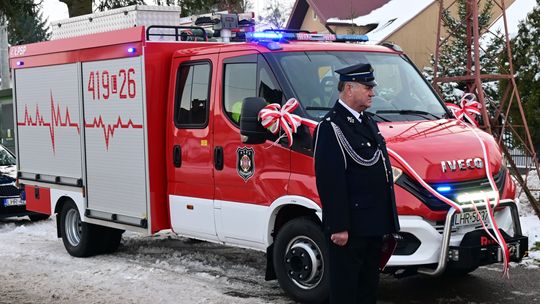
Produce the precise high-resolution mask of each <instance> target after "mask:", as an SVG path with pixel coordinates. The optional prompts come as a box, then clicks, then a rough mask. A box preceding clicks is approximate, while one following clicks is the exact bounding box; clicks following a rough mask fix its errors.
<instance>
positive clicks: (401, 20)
mask: <svg viewBox="0 0 540 304" xmlns="http://www.w3.org/2000/svg"><path fill="white" fill-rule="evenodd" d="M433 2H434V1H433V0H411V1H403V0H392V1H389V2H388V3H386V4H385V5H383V6H382V7H380V8H378V9H375V10H373V11H371V13H369V14H367V15H363V16H359V17H356V18H354V19H353V20H352V23H354V24H355V25H357V26H366V25H370V24H377V27H376V28H375V29H373V30H372V31H370V32H368V33H367V35H368V37H369V40H370V41H375V42H377V41H383V40H384V39H385V38H386V37H388V36H389V35H391V34H392V33H393V32H395V31H396V30H397V29H399V28H400V27H401V26H403V25H404V24H406V23H407V22H408V21H410V20H411V19H413V18H414V17H415V16H416V15H418V14H419V13H420V12H421V11H423V10H424V9H426V8H427V7H428V6H429V5H430V4H431V3H433ZM326 22H327V23H330V24H344V25H345V24H351V19H348V20H345V19H339V18H330V19H328V20H327V21H326Z"/></svg>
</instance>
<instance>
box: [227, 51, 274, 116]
mask: <svg viewBox="0 0 540 304" xmlns="http://www.w3.org/2000/svg"><path fill="white" fill-rule="evenodd" d="M246 58H249V59H252V58H253V57H251V56H250V57H246ZM238 59H240V58H238ZM224 77H225V79H224V80H223V87H224V90H223V106H224V108H225V113H227V116H229V118H230V119H231V121H232V122H233V123H235V124H236V125H238V124H239V122H240V112H241V110H242V100H244V98H246V97H254V96H258V97H262V98H264V99H265V100H266V102H267V103H279V104H282V103H283V92H282V91H281V89H280V87H279V85H277V82H276V80H275V78H274V77H273V74H272V71H271V70H270V68H269V67H268V64H267V63H266V61H265V60H264V59H263V58H262V57H261V56H260V55H259V56H258V62H257V63H255V62H249V63H246V62H244V63H237V62H234V63H226V64H225V74H224Z"/></svg>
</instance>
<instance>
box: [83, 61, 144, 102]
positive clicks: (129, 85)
mask: <svg viewBox="0 0 540 304" xmlns="http://www.w3.org/2000/svg"><path fill="white" fill-rule="evenodd" d="M134 77H135V69H133V68H129V69H127V70H125V69H120V70H119V71H118V73H114V74H111V73H109V71H108V70H103V71H91V72H90V75H89V77H88V87H87V90H88V92H89V93H92V99H93V100H96V99H97V100H101V99H103V100H107V99H109V98H111V97H112V95H115V94H118V97H119V98H120V99H127V98H135V96H136V95H137V85H136V82H135V79H134Z"/></svg>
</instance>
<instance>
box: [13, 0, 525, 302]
mask: <svg viewBox="0 0 540 304" xmlns="http://www.w3.org/2000/svg"><path fill="white" fill-rule="evenodd" d="M100 14H101V15H100ZM100 14H95V15H93V16H92V18H88V16H86V17H78V18H75V19H74V20H67V21H65V22H62V23H58V24H54V25H53V26H54V27H55V31H62V30H64V32H60V33H59V34H57V35H56V37H55V39H54V40H52V41H47V42H40V43H34V44H28V45H19V46H13V47H11V48H10V65H11V68H12V72H13V77H14V80H15V81H14V83H15V94H14V96H15V106H14V109H15V110H14V112H15V121H16V150H17V163H18V182H19V184H20V185H21V186H23V187H24V189H25V191H26V199H27V208H28V209H29V210H31V211H35V212H40V213H43V214H50V215H52V214H56V220H57V226H58V237H60V238H62V240H63V243H64V245H65V248H66V250H67V252H68V253H69V254H71V255H73V256H76V257H86V256H91V255H95V254H100V253H104V252H113V251H115V250H116V249H117V247H118V245H119V243H120V242H121V236H122V233H123V232H124V231H125V230H130V231H135V232H140V233H143V234H154V233H156V232H158V231H162V230H167V229H171V230H172V231H173V232H174V233H176V234H178V235H181V236H185V237H189V238H195V239H200V240H205V241H209V242H216V243H221V244H227V245H232V246H239V247H245V248H249V249H253V250H259V251H263V252H266V256H267V259H268V262H267V269H266V278H267V279H275V278H277V279H278V281H279V283H280V285H281V286H282V288H283V289H284V290H285V291H286V292H287V293H288V294H289V295H290V296H291V297H293V298H295V299H297V300H299V301H302V302H318V301H322V300H324V299H325V298H326V296H327V289H328V262H327V258H328V257H327V253H326V247H325V246H326V245H325V241H324V240H323V233H322V230H321V227H320V226H321V225H320V223H321V216H322V214H321V205H320V200H319V197H318V195H317V190H316V186H315V176H314V167H313V146H312V132H313V130H312V129H313V125H315V124H316V123H317V122H318V121H319V120H320V119H321V118H322V117H323V116H324V115H325V114H326V113H327V112H328V111H329V109H330V108H331V107H332V106H333V105H334V103H335V102H336V100H337V90H336V86H337V75H336V73H335V72H334V71H335V70H337V69H340V68H342V67H345V66H349V65H352V64H356V63H359V62H369V63H370V64H371V65H372V66H373V68H374V70H375V76H376V79H377V82H378V84H379V85H378V86H377V87H376V88H375V92H376V96H375V97H374V98H373V106H372V107H371V108H370V109H368V111H370V112H371V113H373V114H374V119H376V121H377V122H378V125H379V128H380V130H381V132H382V135H383V136H384V137H385V139H386V142H387V146H388V148H389V150H391V152H392V153H391V162H392V172H393V179H394V181H395V193H396V200H397V208H398V212H399V221H400V225H401V231H400V232H399V235H400V238H399V240H398V244H397V248H396V250H395V251H394V253H393V255H392V257H391V258H390V260H389V262H388V264H387V267H386V268H385V270H384V271H386V272H390V273H394V274H396V275H405V274H409V273H421V274H425V275H431V276H438V275H441V274H445V273H447V272H453V273H468V272H471V271H473V270H475V269H476V268H477V267H479V266H481V265H486V264H492V263H499V262H506V263H507V262H508V260H509V259H510V260H513V261H518V260H520V259H521V258H522V257H523V255H524V253H525V250H526V249H527V238H526V237H524V236H522V233H521V226H520V222H519V216H518V211H517V207H516V205H517V204H516V203H517V199H516V198H515V196H516V188H515V186H514V183H513V182H512V179H511V178H510V175H509V173H508V170H507V169H506V167H505V165H504V160H503V155H502V154H501V151H500V149H499V148H498V146H497V143H496V141H495V140H494V138H492V137H491V136H490V135H489V134H487V133H485V132H483V131H481V130H480V129H479V128H477V127H476V126H474V125H470V124H468V123H466V122H463V121H461V120H458V119H456V118H455V117H454V116H453V115H452V112H450V111H449V109H448V108H447V107H446V106H445V104H444V103H443V101H442V100H441V99H440V98H439V97H438V96H437V95H436V93H435V92H434V90H433V89H432V87H430V85H429V84H428V83H427V82H426V80H425V79H424V78H422V76H421V74H420V73H419V71H418V70H417V68H416V67H415V66H414V65H413V63H412V62H411V61H410V60H409V58H408V57H407V56H406V55H405V54H404V53H403V51H402V50H400V49H399V48H398V47H397V46H395V45H391V44H384V45H371V44H369V43H366V42H365V40H366V37H365V36H354V35H334V34H313V33H308V32H286V31H274V32H269V31H266V32H252V31H251V30H252V29H253V22H252V19H251V17H252V16H251V15H248V16H246V15H237V14H225V13H223V14H214V15H209V16H203V17H201V18H198V19H196V20H195V25H182V22H184V21H185V20H183V21H179V20H180V19H179V16H178V15H179V12H178V11H174V10H169V11H166V12H163V11H160V10H159V9H155V8H151V7H144V6H136V7H128V8H123V9H119V10H116V11H112V12H107V13H100ZM145 14H146V15H145ZM163 14H169V15H168V16H172V17H171V18H172V19H173V20H172V21H171V22H170V23H168V24H163V23H161V24H159V25H154V24H153V23H152V22H153V21H156V20H158V21H163V20H165V17H164V16H165V15H163ZM147 15H148V16H147ZM145 16H147V17H148V18H146V17H145ZM160 16H161V17H160ZM121 18H127V19H128V21H126V22H125V24H128V25H127V26H122V24H120V23H122V22H120V21H118V20H123V19H121ZM101 19H104V21H100V20H101ZM111 20H114V21H115V22H112V21H111ZM99 22H102V23H99ZM119 24H120V25H119ZM125 24H124V25H125ZM209 25H210V26H211V27H212V31H210V30H208V28H209ZM53 36H54V33H53ZM293 98H294V99H293ZM269 104H270V105H271V106H270V110H272V111H275V112H276V113H277V116H276V117H277V118H276V119H277V122H276V123H275V124H272V125H273V126H274V127H276V126H277V129H276V128H273V131H275V132H270V131H269V130H268V129H266V128H263V127H262V125H261V120H260V119H258V116H259V114H260V111H261V110H262V109H267V110H268V109H269V108H268V107H269ZM272 104H273V105H272ZM292 105H294V106H292ZM285 116H287V117H292V120H291V119H289V120H288V119H285V118H284V117H285ZM305 122H308V123H305ZM373 195H377V193H373ZM490 234H491V235H492V236H493V237H491V236H490ZM501 237H502V239H501Z"/></svg>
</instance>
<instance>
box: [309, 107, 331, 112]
mask: <svg viewBox="0 0 540 304" xmlns="http://www.w3.org/2000/svg"><path fill="white" fill-rule="evenodd" d="M330 109H332V108H329V107H306V110H318V111H321V110H330Z"/></svg>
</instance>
